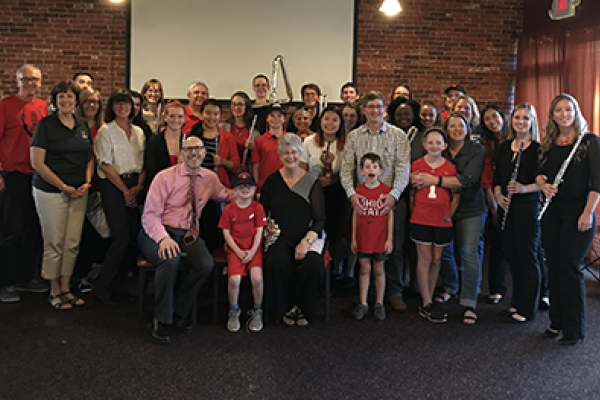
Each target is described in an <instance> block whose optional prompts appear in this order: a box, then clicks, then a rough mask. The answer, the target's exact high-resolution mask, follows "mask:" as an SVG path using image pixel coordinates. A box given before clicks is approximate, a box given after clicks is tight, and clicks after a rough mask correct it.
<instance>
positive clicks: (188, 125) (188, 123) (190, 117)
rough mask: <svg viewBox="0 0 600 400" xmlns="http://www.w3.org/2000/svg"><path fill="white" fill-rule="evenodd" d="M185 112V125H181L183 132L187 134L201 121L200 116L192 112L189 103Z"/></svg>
mask: <svg viewBox="0 0 600 400" xmlns="http://www.w3.org/2000/svg"><path fill="white" fill-rule="evenodd" d="M184 112H185V124H183V126H182V127H181V133H182V134H184V135H185V136H187V135H188V134H189V133H190V131H191V130H192V128H193V127H194V125H196V124H197V123H198V122H200V118H198V117H197V116H196V115H194V113H192V110H190V106H189V105H187V106H185V108H184Z"/></svg>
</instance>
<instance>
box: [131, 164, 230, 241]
mask: <svg viewBox="0 0 600 400" xmlns="http://www.w3.org/2000/svg"><path fill="white" fill-rule="evenodd" d="M191 179H192V178H191V174H190V172H189V171H188V170H187V168H186V167H185V164H184V163H180V164H178V165H175V166H173V167H170V168H167V169H165V170H162V171H161V172H159V173H158V174H157V175H156V177H155V178H154V180H153V181H152V184H151V185H150V190H149V191H148V196H147V197H146V205H145V208H144V214H143V215H142V226H143V227H144V230H145V231H146V233H147V234H148V236H150V237H151V238H152V239H153V240H154V241H156V243H159V242H160V241H161V239H163V238H164V237H166V236H168V233H167V231H166V229H165V226H170V227H172V228H181V229H189V228H190V225H191V222H192V218H191V216H192V207H191V204H190V200H189V187H190V181H191ZM194 193H195V195H196V210H198V213H199V214H201V213H202V209H203V208H204V205H205V204H206V202H207V201H208V200H209V199H212V200H215V201H227V202H231V201H233V200H235V196H236V195H235V192H234V191H233V190H231V189H227V188H226V187H225V186H223V185H222V184H221V182H220V181H219V178H218V177H217V174H215V173H214V172H212V171H210V170H208V169H206V168H200V170H199V171H198V173H197V174H196V185H195V192H194Z"/></svg>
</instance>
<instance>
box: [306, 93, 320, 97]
mask: <svg viewBox="0 0 600 400" xmlns="http://www.w3.org/2000/svg"><path fill="white" fill-rule="evenodd" d="M318 96H319V95H318V94H317V93H316V92H304V95H303V97H318Z"/></svg>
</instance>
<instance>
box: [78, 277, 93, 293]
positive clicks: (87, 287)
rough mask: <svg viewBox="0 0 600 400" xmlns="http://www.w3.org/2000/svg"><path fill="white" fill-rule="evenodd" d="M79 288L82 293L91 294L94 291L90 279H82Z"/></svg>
mask: <svg viewBox="0 0 600 400" xmlns="http://www.w3.org/2000/svg"><path fill="white" fill-rule="evenodd" d="M77 287H78V288H79V291H80V292H81V293H90V292H91V291H92V284H91V283H90V281H89V280H88V278H81V280H80V281H79V285H77Z"/></svg>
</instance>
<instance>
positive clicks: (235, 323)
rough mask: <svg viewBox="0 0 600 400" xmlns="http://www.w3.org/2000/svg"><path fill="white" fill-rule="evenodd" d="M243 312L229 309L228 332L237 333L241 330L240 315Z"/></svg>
mask: <svg viewBox="0 0 600 400" xmlns="http://www.w3.org/2000/svg"><path fill="white" fill-rule="evenodd" d="M241 313H242V310H240V309H239V308H238V309H237V310H234V309H233V308H230V309H229V318H228V319H227V330H228V331H229V332H237V331H239V330H240V314H241Z"/></svg>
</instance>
